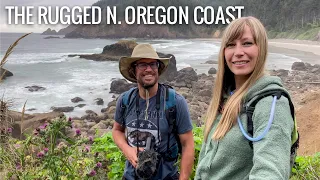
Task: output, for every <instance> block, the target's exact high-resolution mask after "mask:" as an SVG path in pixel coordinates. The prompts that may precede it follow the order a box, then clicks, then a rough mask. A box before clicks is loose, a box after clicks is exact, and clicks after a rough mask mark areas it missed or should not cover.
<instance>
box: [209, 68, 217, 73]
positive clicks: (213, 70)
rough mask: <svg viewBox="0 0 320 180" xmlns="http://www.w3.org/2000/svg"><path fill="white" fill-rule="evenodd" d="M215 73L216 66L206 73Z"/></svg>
mask: <svg viewBox="0 0 320 180" xmlns="http://www.w3.org/2000/svg"><path fill="white" fill-rule="evenodd" d="M216 73H217V70H216V68H213V67H212V68H210V69H209V71H208V74H216Z"/></svg>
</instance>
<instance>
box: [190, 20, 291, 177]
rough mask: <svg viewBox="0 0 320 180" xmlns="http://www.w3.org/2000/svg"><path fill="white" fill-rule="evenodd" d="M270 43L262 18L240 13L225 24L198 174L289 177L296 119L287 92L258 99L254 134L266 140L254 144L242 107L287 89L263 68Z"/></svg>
mask: <svg viewBox="0 0 320 180" xmlns="http://www.w3.org/2000/svg"><path fill="white" fill-rule="evenodd" d="M267 49H268V42H267V34H266V31H265V28H264V27H263V25H262V24H261V22H260V21H259V20H258V19H256V18H254V17H243V18H239V19H236V20H234V21H232V22H231V23H230V24H229V26H228V27H227V28H226V30H225V33H224V35H223V38H222V42H221V49H220V53H219V62H218V66H219V68H218V73H217V77H216V81H215V85H214V89H213V98H212V100H211V103H210V106H209V109H208V112H207V116H206V123H205V130H204V142H203V145H202V149H201V152H200V156H199V161H198V167H197V171H196V177H195V179H202V180H208V179H219V180H220V179H226V180H230V179H277V180H278V179H289V175H290V147H291V133H292V130H293V126H294V121H293V118H292V116H291V112H290V107H289V101H288V99H287V98H286V97H285V96H281V97H280V98H279V99H278V100H275V99H274V98H273V96H271V95H270V96H267V97H265V98H263V99H261V100H260V101H259V102H258V103H257V104H256V105H255V110H254V113H253V116H252V122H253V134H254V137H257V136H263V138H262V139H261V140H257V139H255V142H252V147H250V143H249V140H248V139H246V138H245V136H244V134H248V132H247V129H246V128H247V115H246V113H245V112H243V107H244V106H245V105H247V104H248V103H250V101H251V100H254V98H255V97H256V95H258V94H261V93H265V92H269V91H271V90H282V91H284V92H286V93H287V91H286V90H285V89H284V88H283V85H282V83H281V80H280V78H278V77H273V76H268V75H266V74H265V73H264V71H265V63H266V58H267ZM274 101H276V102H274ZM251 102H252V101H251ZM272 103H275V106H274V113H270V109H272ZM270 114H273V115H274V116H273V118H271V121H270V118H269V117H270ZM270 122H271V123H272V124H271V127H270V129H268V123H270ZM240 125H242V126H243V128H244V130H243V131H241V130H240V128H239V126H240ZM266 128H267V129H266ZM264 131H266V134H265V135H263V132H264Z"/></svg>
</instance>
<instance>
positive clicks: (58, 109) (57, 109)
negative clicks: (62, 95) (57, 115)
mask: <svg viewBox="0 0 320 180" xmlns="http://www.w3.org/2000/svg"><path fill="white" fill-rule="evenodd" d="M51 110H53V111H54V112H71V111H73V110H74V107H72V106H65V107H51Z"/></svg>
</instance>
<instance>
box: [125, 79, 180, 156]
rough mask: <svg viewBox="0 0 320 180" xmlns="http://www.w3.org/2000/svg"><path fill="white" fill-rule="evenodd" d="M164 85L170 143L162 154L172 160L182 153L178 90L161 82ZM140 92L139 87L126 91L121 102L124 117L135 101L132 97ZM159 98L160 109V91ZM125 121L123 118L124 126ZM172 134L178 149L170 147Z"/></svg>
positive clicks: (160, 86) (157, 106)
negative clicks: (178, 129) (177, 102)
mask: <svg viewBox="0 0 320 180" xmlns="http://www.w3.org/2000/svg"><path fill="white" fill-rule="evenodd" d="M162 86H164V88H165V97H166V99H165V100H166V101H165V105H166V107H165V115H166V119H167V121H168V125H169V129H168V143H167V152H165V153H163V154H162V156H166V159H167V160H168V161H172V160H175V159H177V157H178V154H181V150H182V147H181V142H180V139H179V136H178V131H177V121H176V114H177V108H176V91H175V90H174V89H173V88H172V87H171V86H169V85H164V84H159V88H162ZM136 93H138V88H137V87H133V88H131V89H129V90H128V91H126V92H124V94H123V96H122V102H121V107H122V108H121V110H122V111H121V114H122V117H125V113H126V111H127V110H128V109H129V108H130V105H131V103H132V101H133V99H132V95H133V94H136ZM156 98H157V99H158V100H157V102H159V103H156V109H157V110H158V111H159V110H160V93H157V97H156ZM124 123H125V121H124V120H123V126H124V125H125V124H124ZM171 134H173V135H174V137H175V139H176V141H177V146H176V147H177V148H178V149H172V148H171V147H170V141H169V139H170V136H171ZM171 151H176V152H177V153H173V152H171Z"/></svg>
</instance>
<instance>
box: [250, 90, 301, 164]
mask: <svg viewBox="0 0 320 180" xmlns="http://www.w3.org/2000/svg"><path fill="white" fill-rule="evenodd" d="M267 96H273V97H275V96H276V97H277V99H280V97H281V96H284V97H286V98H287V99H288V101H289V106H290V111H291V115H292V118H293V121H294V127H293V131H292V134H291V154H290V167H291V169H292V167H293V166H294V164H295V158H296V155H297V149H298V147H299V132H298V129H297V121H296V119H295V111H294V106H293V103H292V101H291V98H290V97H289V95H288V94H287V93H286V92H285V91H283V90H280V89H278V90H271V91H267V92H264V93H262V94H259V95H257V96H256V99H255V100H254V101H253V102H252V103H251V104H250V105H249V106H246V107H245V112H246V114H247V117H248V119H247V128H248V133H249V134H250V135H251V136H252V137H253V122H252V116H253V112H254V109H255V106H256V104H257V103H258V102H259V101H260V100H261V99H262V98H264V97H267ZM249 145H250V147H251V148H253V146H252V141H249Z"/></svg>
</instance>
